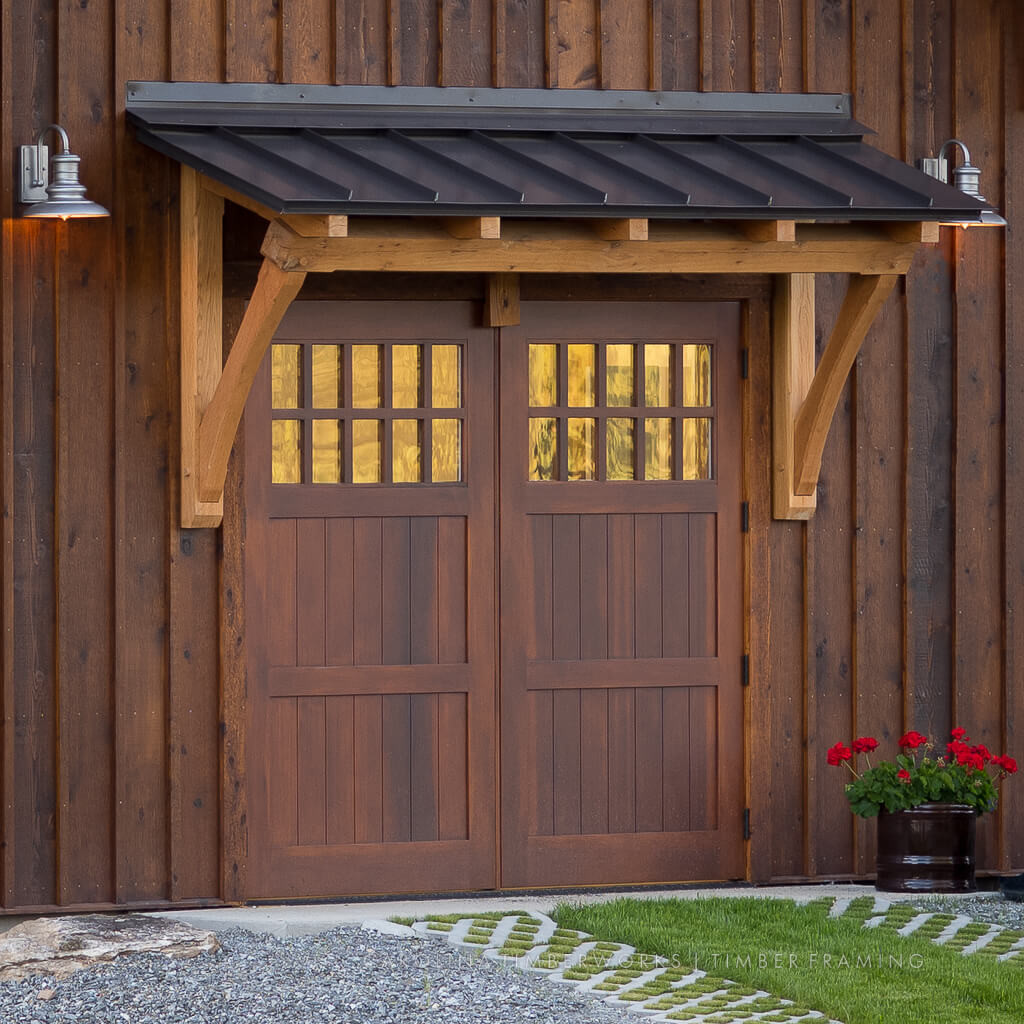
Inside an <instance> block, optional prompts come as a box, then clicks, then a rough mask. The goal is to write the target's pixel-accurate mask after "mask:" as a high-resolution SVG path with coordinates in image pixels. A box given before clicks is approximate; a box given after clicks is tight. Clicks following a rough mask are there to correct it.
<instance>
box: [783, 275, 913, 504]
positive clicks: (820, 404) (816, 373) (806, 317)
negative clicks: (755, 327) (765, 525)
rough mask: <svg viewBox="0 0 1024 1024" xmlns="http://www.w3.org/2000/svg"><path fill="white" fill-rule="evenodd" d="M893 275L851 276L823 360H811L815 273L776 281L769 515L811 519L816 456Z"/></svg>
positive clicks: (818, 461) (817, 467) (818, 463)
mask: <svg viewBox="0 0 1024 1024" xmlns="http://www.w3.org/2000/svg"><path fill="white" fill-rule="evenodd" d="M898 279H899V275H897V274H871V275H856V276H854V277H853V278H852V279H851V281H850V285H849V288H848V289H847V292H846V297H845V298H844V299H843V304H842V307H841V308H840V310H839V315H838V317H837V318H836V322H835V326H834V327H833V328H832V333H831V335H830V337H829V341H828V344H827V346H826V347H825V351H824V353H823V354H822V357H821V361H820V363H818V365H817V367H815V358H814V335H815V327H814V275H813V274H789V275H784V276H782V277H780V278H778V279H777V281H776V293H775V314H774V328H773V333H774V339H773V346H774V364H775V365H774V389H775V393H774V400H773V407H774V416H775V420H774V423H773V447H774V453H773V454H774V463H775V465H774V478H775V489H774V501H773V507H774V513H775V517H776V519H809V518H810V517H811V516H812V515H813V514H814V509H815V505H816V497H815V491H816V489H817V486H818V476H819V475H820V473H821V458H822V454H823V452H824V450H825V441H826V439H827V438H828V431H829V428H830V427H831V425H832V419H833V417H834V416H835V411H836V408H837V406H838V405H839V399H840V397H841V396H842V393H843V387H844V386H845V384H846V379H847V377H848V376H849V373H850V369H851V368H852V366H853V363H854V360H855V359H856V358H857V353H858V352H859V351H860V347H861V344H862V343H863V341H864V338H865V337H866V336H867V332H868V330H869V329H870V327H871V325H872V323H874V321H875V317H876V316H877V315H878V312H879V310H880V309H881V308H882V304H883V303H884V302H885V300H886V298H888V296H889V293H890V292H891V291H892V289H893V287H894V286H895V284H896V281H897V280H898Z"/></svg>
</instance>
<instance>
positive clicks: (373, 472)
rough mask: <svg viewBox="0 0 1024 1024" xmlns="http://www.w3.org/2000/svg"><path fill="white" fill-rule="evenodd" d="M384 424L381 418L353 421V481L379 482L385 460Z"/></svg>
mask: <svg viewBox="0 0 1024 1024" xmlns="http://www.w3.org/2000/svg"><path fill="white" fill-rule="evenodd" d="M383 452H384V424H383V423H381V421H380V420H353V421H352V482H353V483H355V484H378V483H380V481H381V467H382V465H383V462H384V455H383Z"/></svg>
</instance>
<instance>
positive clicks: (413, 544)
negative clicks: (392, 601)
mask: <svg viewBox="0 0 1024 1024" xmlns="http://www.w3.org/2000/svg"><path fill="white" fill-rule="evenodd" d="M409 550H410V570H409V572H410V580H409V633H410V639H409V645H410V661H411V662H412V663H413V664H414V665H436V664H437V636H438V615H439V608H438V604H437V519H436V517H434V516H416V517H415V518H413V519H412V520H410V523H409Z"/></svg>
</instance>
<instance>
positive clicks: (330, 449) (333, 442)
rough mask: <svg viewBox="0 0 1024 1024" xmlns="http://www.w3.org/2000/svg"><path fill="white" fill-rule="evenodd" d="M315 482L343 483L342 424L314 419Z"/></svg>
mask: <svg viewBox="0 0 1024 1024" xmlns="http://www.w3.org/2000/svg"><path fill="white" fill-rule="evenodd" d="M313 483H315V484H340V483H341V424H340V423H339V422H338V420H313Z"/></svg>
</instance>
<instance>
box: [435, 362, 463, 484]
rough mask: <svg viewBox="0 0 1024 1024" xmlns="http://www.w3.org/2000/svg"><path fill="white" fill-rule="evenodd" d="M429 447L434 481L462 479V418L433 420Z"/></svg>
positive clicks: (439, 482) (438, 482)
mask: <svg viewBox="0 0 1024 1024" xmlns="http://www.w3.org/2000/svg"><path fill="white" fill-rule="evenodd" d="M453 347H454V346H453ZM435 365H436V364H435ZM430 449H431V451H430V459H431V473H432V475H433V480H434V483H436V484H452V483H457V482H458V481H459V480H461V479H462V420H434V422H433V424H432V425H431V441H430Z"/></svg>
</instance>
